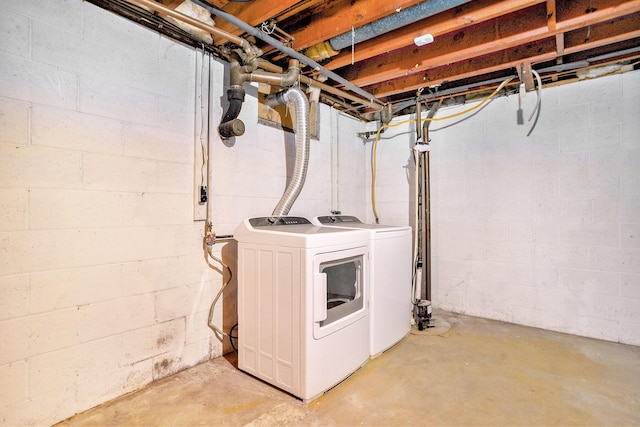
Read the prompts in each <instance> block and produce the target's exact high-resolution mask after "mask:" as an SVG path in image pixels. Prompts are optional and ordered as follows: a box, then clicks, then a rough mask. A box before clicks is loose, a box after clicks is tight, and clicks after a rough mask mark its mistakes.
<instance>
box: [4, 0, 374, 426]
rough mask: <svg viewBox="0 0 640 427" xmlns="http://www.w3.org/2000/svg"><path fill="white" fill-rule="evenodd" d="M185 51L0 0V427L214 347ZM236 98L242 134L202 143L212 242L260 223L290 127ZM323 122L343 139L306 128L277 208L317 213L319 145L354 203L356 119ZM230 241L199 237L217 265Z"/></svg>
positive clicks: (85, 14)
mask: <svg viewBox="0 0 640 427" xmlns="http://www.w3.org/2000/svg"><path fill="white" fill-rule="evenodd" d="M198 55H200V53H198V52H196V51H195V50H193V49H191V48H189V47H185V46H182V45H179V44H176V43H174V42H172V41H170V40H167V39H166V38H163V37H160V36H158V35H157V34H155V33H153V32H151V31H149V30H147V29H145V28H142V27H139V26H137V25H135V24H133V23H131V22H130V21H127V20H124V19H122V18H120V17H117V16H115V15H113V14H111V13H109V12H107V11H105V10H103V9H100V8H97V7H95V6H93V5H91V4H89V3H85V2H83V1H81V0H68V1H65V2H64V4H59V3H57V2H42V1H28V2H13V1H8V0H0V377H1V378H2V381H0V425H36V424H37V425H45V424H49V425H50V424H53V423H55V422H57V421H60V420H62V419H65V418H67V417H69V416H72V415H73V414H75V413H76V412H79V411H83V410H86V409H88V408H91V407H93V406H95V405H98V404H100V403H103V402H105V401H107V400H109V399H111V398H114V397H117V396H119V395H122V394H125V393H127V392H130V391H132V390H135V389H137V388H140V387H141V386H143V385H145V384H147V383H149V382H151V381H153V380H156V379H159V378H162V377H165V376H167V375H170V374H172V373H174V372H176V371H178V370H181V369H184V368H186V367H189V366H193V365H195V364H197V363H199V362H202V361H205V360H208V359H210V358H212V357H216V356H219V355H221V354H222V352H223V347H222V344H221V342H220V341H219V340H218V339H217V338H215V337H214V336H213V333H212V332H211V330H210V329H209V328H208V327H207V318H208V312H209V305H210V303H211V301H212V299H213V297H214V295H215V294H216V293H217V292H218V290H219V288H220V286H221V285H222V278H221V274H220V273H221V271H220V268H219V267H218V266H216V265H215V263H212V265H213V267H216V269H212V268H210V267H209V266H208V265H207V264H206V262H205V258H204V256H203V251H202V237H203V231H204V223H203V222H202V221H198V222H196V221H194V220H193V218H194V203H193V200H194V194H193V188H194V170H195V169H196V167H197V165H196V164H195V163H194V162H195V161H194V157H195V156H194V143H195V142H196V141H197V140H198V138H199V129H195V126H194V123H195V122H196V120H195V119H194V117H195V114H196V111H195V105H196V93H197V88H196V87H195V86H196V78H195V75H196V72H195V69H196V66H197V58H198ZM213 67H214V72H215V76H216V77H215V79H214V85H213V87H212V92H213V93H212V99H213V100H214V105H213V107H212V114H211V121H212V123H217V122H218V121H219V118H220V115H221V113H222V108H221V106H220V100H221V99H222V97H223V96H224V90H225V86H224V77H223V76H224V75H225V68H224V65H223V64H221V63H219V62H216V61H214V62H213ZM227 74H228V73H227ZM252 90H253V92H252ZM248 91H249V92H250V93H249V95H248V96H247V102H246V103H245V107H244V108H243V113H242V118H243V119H244V121H245V124H246V125H247V134H246V135H245V136H243V137H240V138H237V139H236V141H235V143H234V144H224V143H223V142H222V141H220V140H219V139H217V137H216V136H214V139H215V141H214V148H213V156H214V165H215V168H216V169H215V174H214V175H215V177H214V182H213V183H212V186H213V187H214V188H213V194H214V198H213V201H212V203H214V218H213V219H214V222H215V223H216V232H217V233H218V234H230V233H232V232H233V229H234V228H235V226H237V224H238V223H239V222H240V221H241V220H242V219H243V218H245V217H248V216H253V215H269V214H270V213H271V211H272V209H273V207H274V206H275V203H276V202H277V200H278V198H279V197H280V195H281V194H282V191H283V190H284V188H285V181H286V179H287V164H289V163H291V160H290V156H291V153H292V145H293V136H292V135H291V134H288V133H285V132H282V131H279V130H277V129H273V128H270V127H266V126H261V125H258V124H257V109H256V102H257V101H256V97H255V95H256V94H255V90H254V89H251V87H248ZM198 113H199V112H198ZM332 114H334V115H335V117H334V120H338V121H339V123H340V128H341V129H342V130H344V136H341V137H340V138H339V139H338V140H333V139H331V138H330V136H331V131H332V129H331V128H330V125H329V120H328V119H326V123H324V122H323V123H322V124H321V135H325V137H324V138H323V137H322V136H321V138H320V140H319V141H318V140H315V141H313V142H312V147H311V165H310V169H309V177H308V181H307V185H306V186H305V189H304V191H303V194H302V195H301V197H300V199H299V201H298V202H297V203H296V205H294V209H293V210H292V212H291V213H292V214H300V215H307V216H310V215H314V214H315V215H317V214H321V213H326V212H328V211H329V209H330V208H329V206H330V204H331V188H332V187H331V185H330V182H331V181H330V179H331V173H332V172H331V168H330V167H329V165H330V164H331V161H330V160H331V157H330V154H331V150H332V149H339V150H340V152H341V153H342V157H343V159H344V162H345V163H344V164H345V165H347V166H344V167H343V169H342V170H341V172H342V177H341V181H340V183H341V185H344V186H345V187H346V188H347V189H348V190H345V191H344V192H343V194H344V197H345V204H346V205H348V206H349V207H350V208H351V209H352V210H353V212H354V214H357V215H362V214H364V213H365V208H366V196H365V194H356V193H357V191H356V190H357V189H360V188H361V187H362V185H363V183H362V181H364V179H365V178H364V171H363V170H362V169H361V168H354V167H352V166H351V165H353V164H358V165H360V164H362V159H363V157H364V150H365V147H364V146H363V145H362V144H361V142H360V140H358V139H357V138H356V137H355V136H354V134H355V131H356V128H357V127H358V126H359V123H358V122H355V121H353V120H352V119H349V118H346V117H344V116H340V117H339V118H338V115H337V114H335V111H332V110H330V109H329V108H328V107H325V106H322V107H321V115H324V116H325V117H327V118H328V117H331V115H332ZM349 135H351V136H349ZM198 143H199V141H198ZM358 180H359V181H358ZM356 182H357V183H356ZM354 183H355V184H354ZM234 250H235V248H234V245H233V243H229V244H218V245H216V246H215V247H214V251H215V252H216V254H217V255H218V256H220V257H222V258H223V259H224V260H225V262H227V263H228V264H229V265H230V266H232V268H233V266H234V258H235V252H234ZM232 285H233V283H232ZM234 292H235V291H234V290H233V286H230V288H229V291H228V292H227V293H225V295H224V298H223V301H221V303H220V306H219V308H218V310H217V312H216V319H215V320H216V323H217V324H219V325H223V326H224V327H225V329H228V328H229V327H230V325H232V324H233V323H232V322H233V321H234V320H233V319H234V318H235V302H234V298H233V297H234ZM223 313H224V316H223ZM223 317H224V318H223ZM226 348H228V345H227V346H226Z"/></svg>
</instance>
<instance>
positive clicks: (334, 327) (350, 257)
mask: <svg viewBox="0 0 640 427" xmlns="http://www.w3.org/2000/svg"><path fill="white" fill-rule="evenodd" d="M234 237H235V239H236V240H237V241H238V367H239V368H240V369H241V370H243V371H245V372H247V373H249V374H251V375H253V376H255V377H257V378H260V379H262V380H264V381H266V382H268V383H270V384H272V385H274V386H276V387H278V388H280V389H282V390H284V391H287V392H289V393H291V394H293V395H294V396H297V397H299V398H301V399H303V400H304V401H310V400H313V399H314V398H316V397H318V396H320V395H321V394H322V393H324V392H325V391H326V390H328V389H330V388H332V387H333V386H335V385H336V384H338V383H339V382H340V381H342V380H343V379H344V378H346V377H347V376H349V375H350V374H351V373H353V372H354V371H355V370H357V369H358V368H359V367H360V366H362V364H364V363H365V362H366V361H367V360H368V359H369V307H368V299H369V233H368V232H367V231H364V230H350V229H346V228H330V227H319V226H315V225H313V224H311V222H310V221H309V220H307V219H305V218H301V217H276V218H273V217H260V218H250V219H246V220H244V221H243V222H242V223H241V224H240V225H239V226H238V227H237V229H236V230H235V232H234Z"/></svg>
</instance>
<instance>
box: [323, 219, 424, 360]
mask: <svg viewBox="0 0 640 427" xmlns="http://www.w3.org/2000/svg"><path fill="white" fill-rule="evenodd" d="M313 221H314V222H315V223H317V224H319V225H322V226H331V227H343V228H349V229H360V230H366V231H367V232H368V233H369V238H370V246H369V250H370V260H371V282H370V286H371V293H370V300H369V301H370V302H369V304H370V306H369V309H370V312H369V322H370V328H371V331H370V332H371V340H370V350H369V354H370V356H371V357H376V356H378V355H379V354H380V353H382V352H383V351H385V350H387V349H388V348H389V347H391V346H393V345H394V344H396V343H397V342H398V341H400V340H401V339H402V338H404V337H405V336H406V335H407V333H409V331H410V330H411V317H412V309H413V303H412V296H411V274H412V255H411V251H412V249H411V227H409V226H391V225H381V224H364V223H363V222H362V221H360V220H359V219H358V218H356V217H354V216H347V215H333V216H319V217H316V218H314V220H313Z"/></svg>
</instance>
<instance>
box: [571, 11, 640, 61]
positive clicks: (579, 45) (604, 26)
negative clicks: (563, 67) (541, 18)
mask: <svg viewBox="0 0 640 427" xmlns="http://www.w3.org/2000/svg"><path fill="white" fill-rule="evenodd" d="M586 33H587V30H586V29H584V28H583V29H580V30H574V31H572V32H570V33H567V34H566V39H565V53H566V54H571V53H575V52H580V51H582V50H584V48H583V46H584V45H589V46H590V48H591V49H593V48H596V47H600V46H606V45H609V44H613V43H618V42H621V41H624V40H628V39H632V38H635V37H640V12H638V13H636V14H633V15H630V16H626V17H624V18H620V19H618V20H616V21H615V25H612V23H611V22H603V23H601V24H599V25H593V26H592V27H591V31H589V40H588V41H586V42H585V35H586Z"/></svg>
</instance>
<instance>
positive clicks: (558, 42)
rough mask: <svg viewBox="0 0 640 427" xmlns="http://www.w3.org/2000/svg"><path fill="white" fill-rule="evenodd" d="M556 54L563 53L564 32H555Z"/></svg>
mask: <svg viewBox="0 0 640 427" xmlns="http://www.w3.org/2000/svg"><path fill="white" fill-rule="evenodd" d="M556 54H557V55H558V56H562V55H564V33H559V34H556Z"/></svg>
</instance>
